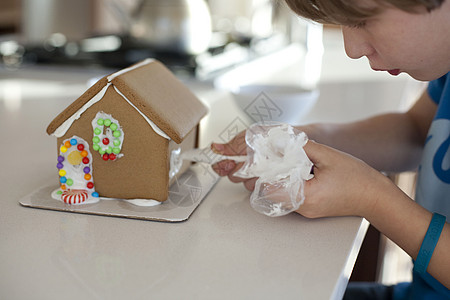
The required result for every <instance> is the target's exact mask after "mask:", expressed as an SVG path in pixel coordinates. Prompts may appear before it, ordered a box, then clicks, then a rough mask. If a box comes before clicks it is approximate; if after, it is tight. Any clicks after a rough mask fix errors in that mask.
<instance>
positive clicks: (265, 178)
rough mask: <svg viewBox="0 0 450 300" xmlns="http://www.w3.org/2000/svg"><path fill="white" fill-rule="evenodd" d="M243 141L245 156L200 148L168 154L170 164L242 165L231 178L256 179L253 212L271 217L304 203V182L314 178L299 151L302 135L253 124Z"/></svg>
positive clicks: (304, 138)
mask: <svg viewBox="0 0 450 300" xmlns="http://www.w3.org/2000/svg"><path fill="white" fill-rule="evenodd" d="M245 142H246V144H247V155H246V156H225V155H220V154H217V153H214V152H212V150H211V149H209V148H204V149H192V150H188V151H186V152H183V153H181V154H180V153H172V161H173V162H175V163H174V165H175V164H178V166H179V167H181V164H182V161H183V160H191V161H195V162H206V163H209V164H215V163H217V162H219V161H221V160H225V159H229V160H234V161H236V162H244V165H243V166H242V167H241V168H240V169H239V170H238V171H237V172H236V173H235V174H234V176H237V177H241V178H253V177H257V178H258V179H257V181H256V184H255V189H254V191H253V192H252V194H251V195H250V204H251V206H252V207H253V209H255V210H256V211H258V212H260V213H263V214H265V215H267V216H271V217H277V216H283V215H286V214H288V213H290V212H293V211H295V210H297V209H298V208H299V207H300V205H301V204H302V203H303V202H304V200H305V196H304V193H303V187H304V183H305V181H307V180H309V179H311V178H313V177H314V175H313V174H311V170H312V167H313V163H312V162H311V161H310V160H309V158H308V156H307V155H306V152H305V151H304V150H303V147H304V146H305V145H306V143H307V142H308V137H307V136H306V134H305V133H304V132H302V131H300V130H298V129H296V128H294V127H292V126H291V125H289V124H283V123H277V122H264V123H255V124H253V125H252V126H250V127H249V128H248V129H247V131H246V135H245ZM179 167H178V168H179Z"/></svg>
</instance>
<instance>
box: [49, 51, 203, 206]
mask: <svg viewBox="0 0 450 300" xmlns="http://www.w3.org/2000/svg"><path fill="white" fill-rule="evenodd" d="M206 113H207V109H206V107H205V106H204V105H203V104H202V103H201V102H200V101H199V100H198V99H197V97H196V96H195V95H194V94H193V93H192V92H191V91H190V90H189V89H188V88H187V87H186V86H185V85H183V84H182V83H181V82H180V81H179V80H178V79H177V78H176V77H175V76H174V75H173V74H172V73H171V72H170V71H169V70H168V69H167V68H166V67H165V66H163V65H162V64H161V63H160V62H158V61H156V60H153V59H147V60H145V61H142V62H140V63H137V64H135V65H133V66H131V67H129V68H126V69H123V70H121V71H119V72H116V73H114V74H111V75H109V76H106V77H104V78H102V79H100V80H99V81H98V82H97V83H96V84H94V85H93V86H92V87H90V88H89V89H88V90H87V91H86V92H85V93H84V94H83V95H81V97H79V98H78V99H77V100H75V101H74V102H73V103H72V104H71V105H69V106H68V107H67V108H66V109H65V110H64V111H63V112H61V113H60V114H59V115H58V116H57V117H56V118H55V119H54V120H53V121H52V122H51V123H50V124H49V126H48V128H47V133H48V134H49V135H53V136H56V137H57V151H58V156H57V170H58V174H59V185H60V187H59V189H58V190H57V191H55V193H56V197H60V198H61V200H63V201H64V202H66V203H69V204H77V203H80V202H82V203H84V202H86V203H88V202H89V201H90V200H92V201H96V199H98V198H100V197H105V198H119V199H152V200H157V201H160V202H161V201H164V200H166V199H167V198H168V192H169V186H170V184H171V183H172V181H174V180H175V178H176V176H178V175H180V174H182V173H183V172H184V171H185V170H186V169H187V168H188V167H189V163H188V162H185V163H183V166H182V167H181V169H179V170H173V169H172V170H171V164H170V160H171V159H170V158H171V156H173V154H174V153H175V154H176V153H180V152H182V151H184V150H187V149H191V148H193V147H195V146H196V143H197V138H198V125H199V122H200V120H201V118H202V117H203V116H204V115H205V114H206Z"/></svg>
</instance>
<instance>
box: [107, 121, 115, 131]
mask: <svg viewBox="0 0 450 300" xmlns="http://www.w3.org/2000/svg"><path fill="white" fill-rule="evenodd" d="M109 128H111V130H113V131H115V130H117V124H116V123H111V126H109Z"/></svg>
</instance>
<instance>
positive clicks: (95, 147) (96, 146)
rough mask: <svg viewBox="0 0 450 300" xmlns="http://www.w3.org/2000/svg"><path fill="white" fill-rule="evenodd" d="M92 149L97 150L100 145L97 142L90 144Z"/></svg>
mask: <svg viewBox="0 0 450 300" xmlns="http://www.w3.org/2000/svg"><path fill="white" fill-rule="evenodd" d="M92 149H94V151H98V150H100V146H99V145H98V144H95V145H93V146H92Z"/></svg>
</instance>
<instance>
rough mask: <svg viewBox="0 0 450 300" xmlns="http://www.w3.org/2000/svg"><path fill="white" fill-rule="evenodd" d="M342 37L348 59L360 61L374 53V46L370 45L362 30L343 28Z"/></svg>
mask: <svg viewBox="0 0 450 300" xmlns="http://www.w3.org/2000/svg"><path fill="white" fill-rule="evenodd" d="M342 35H343V37H344V46H345V53H347V56H348V57H350V58H353V59H358V58H361V57H363V56H368V55H370V54H371V53H372V52H373V48H372V46H371V45H370V43H368V41H367V39H366V38H365V36H364V33H363V32H362V30H361V29H359V28H353V27H348V26H342Z"/></svg>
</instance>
